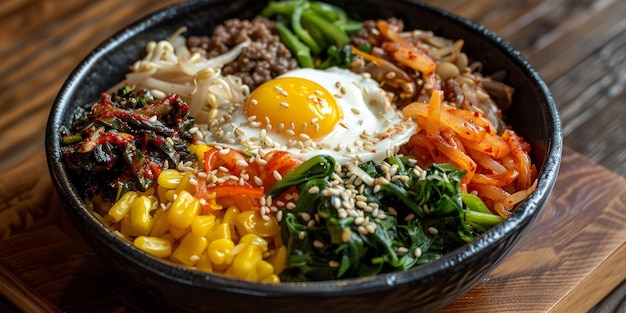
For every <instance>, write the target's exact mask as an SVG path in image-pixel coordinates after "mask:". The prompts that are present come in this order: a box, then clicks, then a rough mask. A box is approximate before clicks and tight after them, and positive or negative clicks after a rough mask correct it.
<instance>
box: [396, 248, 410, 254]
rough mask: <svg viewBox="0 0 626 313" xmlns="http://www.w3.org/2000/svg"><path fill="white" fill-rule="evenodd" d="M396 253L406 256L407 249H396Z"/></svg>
mask: <svg viewBox="0 0 626 313" xmlns="http://www.w3.org/2000/svg"><path fill="white" fill-rule="evenodd" d="M396 251H397V252H398V254H407V253H408V252H409V249H407V248H406V247H398V249H397V250H396Z"/></svg>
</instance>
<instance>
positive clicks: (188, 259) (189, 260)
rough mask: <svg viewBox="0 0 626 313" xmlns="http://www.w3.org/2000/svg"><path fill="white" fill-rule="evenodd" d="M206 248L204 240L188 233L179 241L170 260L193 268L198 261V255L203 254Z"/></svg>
mask: <svg viewBox="0 0 626 313" xmlns="http://www.w3.org/2000/svg"><path fill="white" fill-rule="evenodd" d="M206 247H207V240H206V238H204V237H202V236H196V235H194V234H192V233H189V234H187V235H185V237H183V239H182V240H181V241H180V244H179V245H178V247H177V248H176V249H175V250H174V252H173V253H172V256H171V258H172V259H173V260H175V261H177V262H180V263H182V264H185V265H187V266H193V265H194V264H196V262H198V261H199V260H200V255H202V253H204V251H205V250H206Z"/></svg>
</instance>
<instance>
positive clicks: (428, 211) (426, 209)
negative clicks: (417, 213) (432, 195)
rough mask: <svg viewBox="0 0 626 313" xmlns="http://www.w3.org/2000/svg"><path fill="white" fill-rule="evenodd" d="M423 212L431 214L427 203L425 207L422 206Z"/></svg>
mask: <svg viewBox="0 0 626 313" xmlns="http://www.w3.org/2000/svg"><path fill="white" fill-rule="evenodd" d="M422 210H424V213H426V214H430V208H429V207H428V205H427V204H426V203H424V205H422Z"/></svg>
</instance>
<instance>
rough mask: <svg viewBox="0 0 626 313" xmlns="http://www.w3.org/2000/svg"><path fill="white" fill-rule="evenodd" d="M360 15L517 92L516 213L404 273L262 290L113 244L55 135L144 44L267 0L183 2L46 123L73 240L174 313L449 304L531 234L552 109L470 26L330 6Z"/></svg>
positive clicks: (121, 43) (97, 54)
mask: <svg viewBox="0 0 626 313" xmlns="http://www.w3.org/2000/svg"><path fill="white" fill-rule="evenodd" d="M329 2H333V3H335V4H338V5H339V6H341V7H343V8H346V9H347V10H348V11H349V12H350V13H351V14H354V15H355V16H357V17H360V18H382V17H390V16H396V17H398V18H401V19H403V20H404V22H405V29H415V28H420V29H429V30H432V31H434V32H435V33H436V34H438V35H440V36H443V37H447V38H451V39H463V40H465V47H464V48H465V49H466V50H465V51H466V52H467V54H468V55H470V56H473V57H474V58H476V59H478V60H480V61H482V62H483V63H484V71H483V72H484V73H486V74H489V73H491V72H494V71H497V70H502V69H504V70H506V72H507V73H508V75H507V78H506V80H505V82H506V83H507V84H509V85H512V86H514V87H515V89H516V92H515V96H514V105H513V106H512V107H511V108H510V109H508V110H507V111H506V112H504V113H505V115H506V116H507V117H508V119H507V122H508V123H510V124H511V125H512V126H513V127H514V129H515V130H516V131H517V132H518V133H519V134H521V135H522V136H523V137H524V138H525V139H526V140H527V141H528V142H530V143H531V145H532V149H533V150H532V151H533V152H532V158H533V160H534V162H535V163H536V164H537V168H538V170H539V183H538V186H537V189H536V190H535V191H534V192H533V193H532V194H531V195H530V197H529V198H528V199H527V200H526V201H525V202H523V203H522V204H521V205H520V206H519V207H518V208H517V210H516V211H515V213H514V214H513V215H512V216H511V217H510V218H508V219H507V220H506V221H504V222H503V223H501V224H499V225H497V226H496V227H494V228H493V229H491V230H490V231H488V232H487V233H486V234H484V236H482V237H480V238H479V239H477V240H476V241H474V242H472V243H470V244H466V245H464V246H462V247H461V248H459V249H456V250H455V251H453V252H452V253H449V254H447V255H445V256H444V257H442V258H441V259H439V260H437V261H435V262H433V263H431V264H428V265H425V266H421V267H417V268H414V269H412V270H409V271H407V272H403V273H394V274H383V275H378V276H375V277H370V278H360V279H345V280H337V281H323V282H311V283H282V284H280V285H263V284H257V283H250V282H244V281H238V280H234V279H230V278H226V277H222V276H218V275H212V274H207V273H201V272H198V271H195V270H191V269H188V268H184V267H181V266H176V265H171V264H166V263H164V262H162V261H159V260H157V259H155V258H153V257H151V256H149V255H147V254H145V253H143V252H141V251H139V250H137V249H135V248H134V247H132V246H131V245H130V244H129V243H128V242H125V241H122V240H120V239H119V238H118V237H117V236H116V235H115V234H113V233H112V232H111V231H110V230H108V229H107V228H106V227H103V225H102V224H101V223H100V222H99V221H98V220H97V219H96V218H95V217H94V216H93V215H92V213H91V212H90V211H89V210H88V209H87V208H86V207H85V204H84V202H83V200H82V199H81V198H80V196H79V193H78V188H77V186H76V185H74V183H73V182H72V181H71V179H70V178H69V176H68V173H67V169H66V167H65V165H64V162H63V160H62V156H61V142H60V131H61V128H62V126H63V125H66V126H67V125H70V123H71V119H72V114H73V112H74V110H75V109H76V108H77V107H78V106H81V105H85V104H87V103H93V102H94V101H96V100H98V98H99V96H100V94H101V92H102V91H104V90H107V89H108V88H109V87H111V86H112V85H114V84H115V83H117V82H119V81H120V80H122V79H123V77H124V74H125V73H126V71H127V69H128V66H129V65H130V64H132V62H133V61H134V60H136V59H138V58H140V57H142V55H143V53H144V47H145V44H146V43H147V42H148V41H150V40H155V39H163V38H165V37H167V36H168V35H170V34H171V33H172V32H173V31H175V30H176V29H178V28H179V27H180V26H186V27H187V28H188V30H189V31H188V33H187V34H208V31H209V30H211V29H212V28H213V27H215V26H216V25H217V24H219V23H221V22H222V21H224V20H225V19H228V18H234V17H238V18H251V17H253V16H255V15H256V14H258V12H260V10H261V9H262V7H263V6H264V5H265V2H257V1H244V0H234V1H233V0H221V1H220V0H212V1H211V0H209V1H207V0H204V1H191V2H188V3H184V4H180V5H177V6H174V7H170V8H168V9H165V10H163V11H160V12H158V13H156V14H153V15H151V16H149V17H147V18H144V19H142V20H140V21H139V22H137V23H135V24H133V25H131V26H130V27H128V28H126V29H124V30H122V31H121V32H119V33H117V34H116V35H114V36H113V37H112V38H110V39H109V40H107V41H106V42H104V43H103V44H102V45H100V46H99V47H98V48H97V49H95V50H94V51H93V52H92V53H91V54H89V55H88V56H87V57H86V59H85V60H83V61H82V62H81V63H80V64H79V65H78V67H77V68H76V69H75V70H74V72H73V73H72V74H71V75H70V77H69V78H68V80H67V81H66V82H65V84H64V85H63V87H62V89H61V91H60V92H59V94H58V97H57V98H56V101H55V103H54V106H53V108H52V111H51V113H50V117H49V120H48V126H47V134H46V152H47V157H48V166H49V169H50V173H51V175H52V178H53V181H54V184H55V186H56V188H57V190H58V192H59V193H60V196H61V198H62V199H64V200H65V202H66V203H67V208H68V212H69V216H70V217H71V219H72V220H73V224H74V226H75V227H76V228H77V229H78V231H79V232H80V234H81V236H82V237H83V238H84V239H85V240H86V241H87V242H88V243H89V244H90V245H91V246H92V247H93V249H94V250H95V251H96V253H97V254H99V255H100V256H101V257H102V259H103V260H106V261H107V262H110V264H111V265H112V266H113V267H114V268H115V269H117V270H118V271H119V272H120V273H121V274H123V275H124V277H127V278H128V279H130V280H131V281H133V282H135V283H136V284H137V285H138V286H140V287H141V289H143V290H144V291H145V292H146V293H147V294H148V296H149V297H152V298H153V300H154V301H158V302H159V303H162V304H163V306H162V307H163V308H166V309H167V310H172V311H194V312H200V311H216V312H218V311H231V312H244V311H243V310H252V311H258V310H260V311H272V312H335V311H337V312H339V311H356V310H358V309H362V310H368V311H370V312H416V311H426V312H433V311H436V310H437V309H440V308H442V307H444V306H445V305H447V304H449V303H450V302H452V301H453V300H454V299H455V298H457V297H458V296H460V295H461V294H463V293H464V292H466V291H467V290H469V289H470V288H471V287H472V286H474V285H475V284H476V283H478V282H479V281H480V280H481V279H483V278H484V277H485V276H486V275H487V274H489V273H490V271H491V270H493V269H494V268H495V267H496V266H497V265H498V264H500V262H501V261H502V260H503V259H504V258H505V257H506V256H507V254H509V252H510V251H511V250H512V249H513V248H514V247H515V245H516V244H517V243H518V242H519V240H520V239H521V238H522V237H523V236H524V234H525V233H526V232H527V231H528V230H529V229H530V227H531V225H532V224H533V222H534V221H535V220H536V219H537V217H538V216H539V214H540V213H541V211H542V209H543V207H544V206H545V204H546V202H547V199H548V197H549V194H550V192H551V190H552V187H553V185H554V183H555V180H556V177H557V172H558V168H559V164H560V158H561V148H562V134H561V126H560V121H559V117H558V113H557V110H556V106H555V103H554V101H553V99H552V97H551V95H550V92H549V90H548V88H547V87H546V85H545V83H544V82H543V81H542V79H541V78H540V77H539V75H538V74H537V72H536V71H535V70H534V69H533V68H532V67H531V66H530V65H529V64H528V62H527V61H526V60H525V59H524V58H523V57H522V56H521V55H520V53H519V52H517V51H515V50H514V49H513V48H511V46H510V45H509V44H508V43H506V42H505V41H503V40H502V39H501V38H500V37H498V36H497V35H496V34H494V33H493V32H491V31H489V30H487V29H485V28H484V27H483V26H480V25H477V24H475V23H473V22H471V21H468V20H466V19H463V18H460V17H458V16H455V15H453V14H450V13H447V12H444V11H441V10H438V9H435V8H432V7H430V6H428V5H424V4H420V3H417V2H414V1H406V0H405V1H385V0H368V1H362V0H341V1H329Z"/></svg>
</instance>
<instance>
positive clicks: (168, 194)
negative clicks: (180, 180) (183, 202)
mask: <svg viewBox="0 0 626 313" xmlns="http://www.w3.org/2000/svg"><path fill="white" fill-rule="evenodd" d="M175 197H176V189H168V190H167V191H165V200H163V202H174V198H175Z"/></svg>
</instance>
